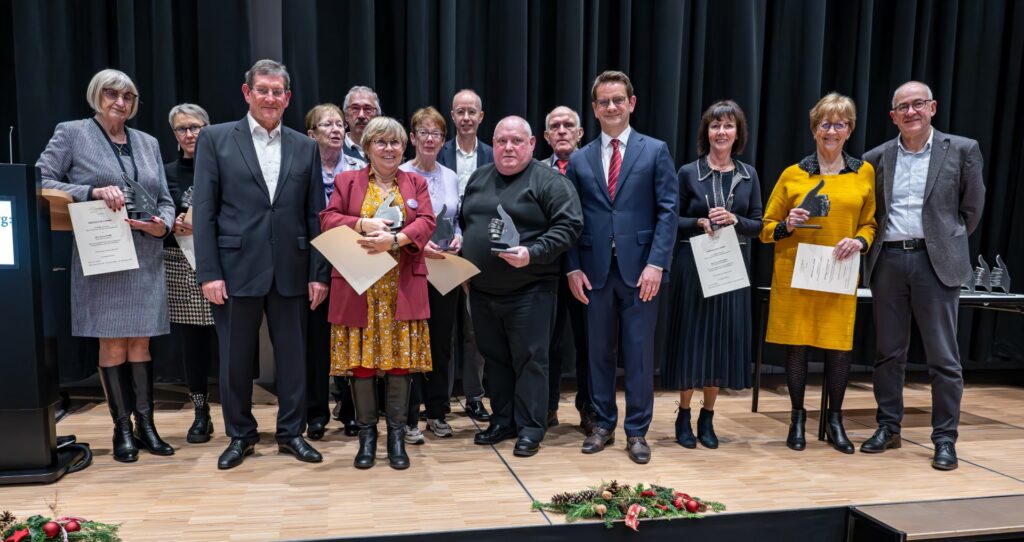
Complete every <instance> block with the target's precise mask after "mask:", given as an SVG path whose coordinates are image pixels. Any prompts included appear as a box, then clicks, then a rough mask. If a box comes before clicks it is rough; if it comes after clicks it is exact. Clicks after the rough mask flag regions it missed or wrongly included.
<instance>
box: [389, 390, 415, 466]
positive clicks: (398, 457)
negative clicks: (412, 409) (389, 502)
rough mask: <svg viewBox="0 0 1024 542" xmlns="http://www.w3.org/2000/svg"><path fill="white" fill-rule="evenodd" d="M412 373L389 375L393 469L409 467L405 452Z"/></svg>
mask: <svg viewBox="0 0 1024 542" xmlns="http://www.w3.org/2000/svg"><path fill="white" fill-rule="evenodd" d="M411 382H412V378H411V375H407V374H405V375H393V374H389V375H387V404H386V406H385V408H386V411H387V419H388V462H389V463H390V464H391V468H393V469H407V468H409V455H408V454H406V453H405V440H404V439H403V437H404V436H405V423H406V416H407V414H408V412H409V391H410V390H409V388H410V384H411Z"/></svg>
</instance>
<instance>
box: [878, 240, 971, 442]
mask: <svg viewBox="0 0 1024 542" xmlns="http://www.w3.org/2000/svg"><path fill="white" fill-rule="evenodd" d="M871 297H872V305H873V310H874V316H875V330H876V331H875V349H876V358H875V372H874V375H873V377H872V379H873V380H874V388H875V401H876V402H877V403H878V412H877V414H876V419H877V421H878V425H879V426H884V427H888V428H889V430H891V431H893V432H894V433H899V432H900V423H901V421H902V420H903V381H904V376H905V372H906V368H907V351H908V350H909V349H910V321H911V315H913V319H914V321H915V322H917V327H918V329H919V330H920V331H921V339H922V342H923V343H924V353H925V358H926V362H927V363H928V374H929V376H930V377H931V385H932V442H935V443H938V442H940V441H950V442H956V439H957V436H958V430H957V428H958V426H959V424H960V399H961V397H962V396H963V393H964V378H963V369H962V367H961V365H960V351H959V348H958V346H957V342H956V322H957V314H958V312H959V309H960V288H959V287H956V286H946V285H945V284H943V283H942V281H940V280H939V277H938V275H936V274H935V271H934V270H933V269H932V264H931V260H929V258H928V252H927V251H925V250H902V249H894V248H883V249H882V253H881V254H879V256H878V261H877V262H876V263H875V268H874V271H873V272H872V275H871Z"/></svg>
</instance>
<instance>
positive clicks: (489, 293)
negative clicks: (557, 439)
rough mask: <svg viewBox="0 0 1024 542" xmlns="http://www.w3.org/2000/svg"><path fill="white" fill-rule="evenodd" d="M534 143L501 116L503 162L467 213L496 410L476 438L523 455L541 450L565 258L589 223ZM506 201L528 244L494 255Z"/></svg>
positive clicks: (490, 168) (473, 286)
mask: <svg viewBox="0 0 1024 542" xmlns="http://www.w3.org/2000/svg"><path fill="white" fill-rule="evenodd" d="M535 145H536V138H534V137H533V133H532V131H531V130H530V125H529V123H527V122H526V121H525V120H524V119H522V118H520V117H514V116H513V117H506V118H504V119H502V120H501V121H500V122H499V123H498V126H497V127H495V129H494V159H495V162H494V164H489V165H486V166H484V167H481V168H480V169H477V170H476V171H475V172H474V173H473V175H472V177H470V179H469V182H468V184H467V186H466V194H465V199H464V201H463V204H462V216H461V219H460V220H461V221H462V233H463V236H464V241H463V248H462V253H463V255H464V256H465V257H466V258H467V259H469V260H470V261H471V262H473V263H474V264H475V265H476V266H477V267H479V268H480V274H479V275H477V276H475V277H473V279H472V281H471V282H470V294H469V303H470V310H471V311H472V314H473V327H474V329H475V330H476V337H477V344H478V345H479V347H480V353H481V354H483V356H484V360H485V372H486V374H487V380H488V382H489V383H490V385H489V386H488V390H487V391H488V394H489V395H490V398H491V409H492V410H493V414H492V415H491V423H490V426H489V427H488V428H487V429H486V430H485V431H481V432H480V433H477V435H476V437H475V438H474V442H476V443H477V444H483V445H488V444H497V443H498V442H501V441H503V440H506V439H510V438H513V437H516V436H518V440H517V441H516V444H515V449H514V451H513V453H514V454H515V455H517V456H521V457H528V456H532V455H534V454H536V453H537V450H538V449H539V448H540V441H541V440H542V439H543V438H544V432H545V430H546V428H547V424H546V418H547V402H548V401H547V399H548V346H549V343H550V341H551V332H552V326H553V325H554V320H555V297H556V296H557V292H558V281H559V280H560V279H561V278H562V267H561V265H560V256H561V255H562V253H564V252H565V251H566V250H568V249H569V247H571V246H572V245H573V243H575V242H576V238H577V237H578V236H579V234H580V230H582V228H583V212H582V210H581V208H580V201H579V197H577V195H576V191H575V190H574V189H573V188H572V185H571V184H569V181H568V180H566V178H565V177H563V176H562V175H559V174H558V173H557V172H555V171H553V170H552V169H551V168H549V167H547V166H545V165H544V164H542V163H540V162H538V161H536V160H534V159H533V149H534V147H535ZM499 204H500V205H501V206H502V208H503V209H504V210H505V212H506V213H508V215H509V217H510V218H511V219H512V222H513V224H514V227H515V228H516V230H517V231H518V232H519V235H520V245H519V246H515V247H511V248H510V249H509V250H508V251H507V252H504V253H500V254H498V255H495V254H492V253H491V248H492V247H495V245H494V244H493V243H491V239H490V232H489V229H490V225H491V221H492V220H493V219H496V218H498V211H497V207H498V205H499ZM505 226H506V227H512V224H506V225H505ZM501 248H503V247H501Z"/></svg>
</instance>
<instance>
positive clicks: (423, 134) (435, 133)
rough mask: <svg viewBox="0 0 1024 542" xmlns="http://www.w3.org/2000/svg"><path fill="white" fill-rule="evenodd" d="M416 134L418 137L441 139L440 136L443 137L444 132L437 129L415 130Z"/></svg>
mask: <svg viewBox="0 0 1024 542" xmlns="http://www.w3.org/2000/svg"><path fill="white" fill-rule="evenodd" d="M416 135H417V136H419V138H420V139H431V138H433V139H441V138H442V137H444V134H442V133H441V132H439V131H437V130H434V131H432V132H428V131H426V130H416Z"/></svg>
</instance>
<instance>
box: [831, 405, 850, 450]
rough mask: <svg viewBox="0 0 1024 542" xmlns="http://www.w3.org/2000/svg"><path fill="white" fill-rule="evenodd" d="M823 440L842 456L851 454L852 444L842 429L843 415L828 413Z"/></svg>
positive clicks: (844, 429) (840, 413)
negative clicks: (841, 453) (842, 454)
mask: <svg viewBox="0 0 1024 542" xmlns="http://www.w3.org/2000/svg"><path fill="white" fill-rule="evenodd" d="M825 438H826V439H827V440H828V441H829V442H830V443H832V447H833V448H835V449H836V450H839V451H840V452H843V453H844V454H852V453H853V451H854V447H853V443H852V442H850V439H849V438H848V437H847V436H846V428H844V427H843V413H842V412H835V411H833V412H829V413H828V423H826V424H825Z"/></svg>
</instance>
